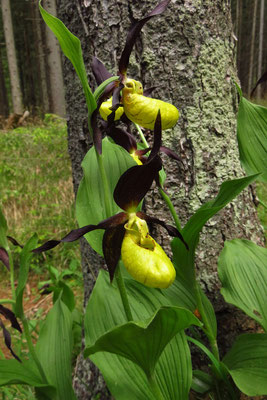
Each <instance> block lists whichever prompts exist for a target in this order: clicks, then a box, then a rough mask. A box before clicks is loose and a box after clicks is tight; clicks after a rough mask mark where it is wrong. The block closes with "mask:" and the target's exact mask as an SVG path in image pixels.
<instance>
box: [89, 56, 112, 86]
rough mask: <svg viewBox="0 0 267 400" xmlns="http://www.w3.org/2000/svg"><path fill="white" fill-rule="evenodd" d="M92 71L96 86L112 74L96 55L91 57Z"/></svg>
mask: <svg viewBox="0 0 267 400" xmlns="http://www.w3.org/2000/svg"><path fill="white" fill-rule="evenodd" d="M92 71H93V74H94V77H95V80H96V83H97V85H98V86H99V85H100V84H101V83H102V82H104V81H105V80H106V79H108V78H111V77H112V74H111V73H110V72H109V71H108V70H107V69H106V67H105V66H104V64H103V63H102V62H101V61H100V60H99V59H98V58H96V57H93V62H92Z"/></svg>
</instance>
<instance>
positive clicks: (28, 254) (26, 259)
mask: <svg viewBox="0 0 267 400" xmlns="http://www.w3.org/2000/svg"><path fill="white" fill-rule="evenodd" d="M37 243H38V238H37V235H36V234H34V235H33V236H32V237H31V238H30V239H29V240H28V242H27V243H26V245H25V246H24V247H23V250H22V252H21V253H20V264H19V277H18V285H17V288H16V304H15V306H14V313H15V315H16V317H20V318H21V317H22V315H23V292H24V289H25V286H26V283H27V280H28V273H29V268H30V261H31V258H32V257H33V253H32V250H33V249H35V248H36V246H37Z"/></svg>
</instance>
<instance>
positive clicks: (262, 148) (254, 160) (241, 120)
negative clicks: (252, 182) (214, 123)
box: [237, 91, 267, 182]
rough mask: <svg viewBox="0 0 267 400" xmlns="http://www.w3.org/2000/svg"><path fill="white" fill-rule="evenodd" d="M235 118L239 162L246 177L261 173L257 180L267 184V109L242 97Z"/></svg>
mask: <svg viewBox="0 0 267 400" xmlns="http://www.w3.org/2000/svg"><path fill="white" fill-rule="evenodd" d="M239 93H240V95H241V96H240V102H239V108H238V116H237V139H238V146H239V153H240V161H241V164H242V166H243V167H244V169H245V171H246V173H247V174H248V175H250V174H255V173H257V172H262V174H261V175H259V177H258V180H261V181H265V182H267V108H266V107H263V106H259V105H256V104H253V103H251V102H250V101H248V100H246V99H245V98H244V97H243V96H242V92H241V91H240V92H239Z"/></svg>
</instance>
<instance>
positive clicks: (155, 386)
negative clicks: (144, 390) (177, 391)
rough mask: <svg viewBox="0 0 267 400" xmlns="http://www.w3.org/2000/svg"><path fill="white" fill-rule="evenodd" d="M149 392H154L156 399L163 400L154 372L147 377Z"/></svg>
mask: <svg viewBox="0 0 267 400" xmlns="http://www.w3.org/2000/svg"><path fill="white" fill-rule="evenodd" d="M147 379H148V383H149V387H150V389H151V392H152V393H153V394H154V396H155V399H156V400H164V397H163V396H162V393H161V391H160V389H159V387H158V384H157V382H156V379H155V376H154V374H151V375H150V376H149V377H147Z"/></svg>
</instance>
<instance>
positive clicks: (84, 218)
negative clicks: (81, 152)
mask: <svg viewBox="0 0 267 400" xmlns="http://www.w3.org/2000/svg"><path fill="white" fill-rule="evenodd" d="M102 146H103V155H102V156H101V157H102V161H103V166H104V169H105V171H106V175H107V180H108V185H109V190H110V194H111V195H112V194H113V191H114V189H115V186H116V184H117V182H118V180H119V178H120V176H121V175H122V174H123V173H124V172H125V171H126V170H127V169H128V168H130V167H132V166H134V165H136V162H135V161H134V159H133V158H132V157H131V156H130V154H129V153H128V152H127V151H126V150H124V149H123V148H122V147H121V146H118V145H116V144H114V143H111V142H110V141H109V140H108V138H105V139H104V140H103V142H102ZM82 168H83V172H84V176H83V178H82V180H81V183H80V186H79V189H78V193H77V198H76V217H77V220H78V223H79V226H80V227H82V226H85V225H89V224H98V223H99V222H100V221H102V220H103V219H106V218H108V217H110V216H111V215H115V214H117V213H118V212H120V211H122V210H121V209H120V208H119V207H118V206H117V204H116V203H115V201H112V202H111V215H107V214H106V211H105V203H104V189H103V185H102V183H101V175H100V172H99V168H98V163H97V158H96V153H95V150H94V148H91V149H90V150H89V151H88V153H87V154H86V156H85V157H84V160H83V162H82ZM103 234H104V231H103V230H96V231H93V232H90V233H87V234H86V235H85V238H86V240H87V241H88V243H89V244H90V246H91V247H92V248H93V249H94V250H95V251H96V252H97V253H99V254H101V255H103V251H102V238H103Z"/></svg>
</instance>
